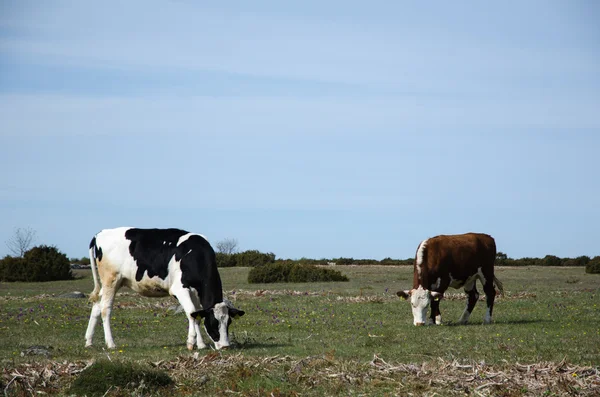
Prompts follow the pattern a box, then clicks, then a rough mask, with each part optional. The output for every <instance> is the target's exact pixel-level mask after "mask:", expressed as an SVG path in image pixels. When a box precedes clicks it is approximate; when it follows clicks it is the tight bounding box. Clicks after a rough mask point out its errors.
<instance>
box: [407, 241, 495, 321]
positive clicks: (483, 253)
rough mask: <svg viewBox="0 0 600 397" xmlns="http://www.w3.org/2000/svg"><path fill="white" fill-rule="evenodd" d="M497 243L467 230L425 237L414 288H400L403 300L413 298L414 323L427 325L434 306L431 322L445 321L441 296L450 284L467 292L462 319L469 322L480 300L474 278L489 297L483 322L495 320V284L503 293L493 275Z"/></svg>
mask: <svg viewBox="0 0 600 397" xmlns="http://www.w3.org/2000/svg"><path fill="white" fill-rule="evenodd" d="M495 259H496V243H495V242H494V239H493V238H492V237H491V236H488V235H487V234H479V233H467V234H459V235H451V236H437V237H432V238H430V239H427V240H424V241H422V242H421V244H419V247H418V248H417V254H416V257H415V269H414V276H413V288H412V289H411V290H407V291H398V292H397V293H396V294H397V295H398V296H399V297H401V298H404V299H408V298H410V303H411V305H412V312H413V320H414V324H415V325H424V324H425V317H426V315H427V308H428V307H429V306H430V305H431V317H430V320H429V322H430V323H434V322H435V324H438V325H439V324H441V323H442V315H441V313H440V299H441V298H442V297H443V294H444V292H445V291H446V289H448V287H452V288H460V287H463V286H464V290H465V292H466V294H467V295H468V298H467V306H466V308H465V311H464V312H463V314H462V316H461V317H460V319H459V322H460V323H462V324H466V323H467V321H469V316H470V315H471V312H472V311H473V308H474V307H475V304H476V303H477V300H478V299H479V293H478V292H477V288H476V285H475V281H476V280H477V279H479V281H481V284H483V291H484V292H485V296H486V298H487V312H486V314H485V318H484V323H486V324H489V323H490V322H491V321H492V309H493V307H494V298H495V297H496V289H495V286H496V287H498V289H499V290H500V292H501V293H502V292H503V289H502V283H501V282H500V280H498V279H497V278H496V277H495V276H494V261H495Z"/></svg>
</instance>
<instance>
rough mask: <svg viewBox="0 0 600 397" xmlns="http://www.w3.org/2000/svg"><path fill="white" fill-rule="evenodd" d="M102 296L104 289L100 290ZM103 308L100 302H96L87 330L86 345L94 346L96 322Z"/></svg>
mask: <svg viewBox="0 0 600 397" xmlns="http://www.w3.org/2000/svg"><path fill="white" fill-rule="evenodd" d="M100 296H102V291H100ZM100 314H101V309H100V302H94V305H93V306H92V313H91V314H90V321H89V323H88V327H87V331H86V332H85V347H90V346H92V339H93V338H94V330H95V328H96V324H98V319H99V318H100Z"/></svg>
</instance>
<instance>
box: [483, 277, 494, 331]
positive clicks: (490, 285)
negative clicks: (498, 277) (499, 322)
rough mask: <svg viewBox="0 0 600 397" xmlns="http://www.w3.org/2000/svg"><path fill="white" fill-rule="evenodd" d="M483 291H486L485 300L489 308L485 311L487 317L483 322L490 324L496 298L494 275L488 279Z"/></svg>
mask: <svg viewBox="0 0 600 397" xmlns="http://www.w3.org/2000/svg"><path fill="white" fill-rule="evenodd" d="M483 292H485V298H486V299H485V301H486V304H487V310H486V312H485V317H484V318H483V323H484V324H490V323H491V322H492V310H493V309H494V299H496V288H495V287H494V276H492V277H489V278H487V279H486V282H485V284H484V285H483Z"/></svg>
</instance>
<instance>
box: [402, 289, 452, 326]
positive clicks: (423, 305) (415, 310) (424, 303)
mask: <svg viewBox="0 0 600 397" xmlns="http://www.w3.org/2000/svg"><path fill="white" fill-rule="evenodd" d="M397 295H398V296H399V297H401V298H405V299H409V300H410V305H411V308H412V314H413V324H414V325H425V324H426V321H427V309H428V308H429V305H430V304H431V300H432V299H439V298H440V297H441V294H440V293H438V292H432V291H429V290H427V289H425V288H423V287H422V286H419V288H417V289H414V288H413V289H411V290H410V291H398V292H397Z"/></svg>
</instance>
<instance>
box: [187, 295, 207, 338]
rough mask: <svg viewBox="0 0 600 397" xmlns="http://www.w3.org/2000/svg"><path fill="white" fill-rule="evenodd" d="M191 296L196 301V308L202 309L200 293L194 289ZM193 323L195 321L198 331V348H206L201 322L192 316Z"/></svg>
mask: <svg viewBox="0 0 600 397" xmlns="http://www.w3.org/2000/svg"><path fill="white" fill-rule="evenodd" d="M190 296H191V297H192V302H194V306H195V307H196V310H200V308H201V307H202V304H201V303H200V299H199V298H198V293H197V292H195V291H192V292H191V293H190ZM190 317H191V316H190ZM192 323H193V325H194V329H195V331H196V343H197V345H198V349H205V348H206V343H204V339H203V338H202V333H201V332H200V323H199V322H198V321H196V320H195V319H193V318H192Z"/></svg>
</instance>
